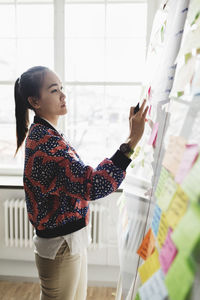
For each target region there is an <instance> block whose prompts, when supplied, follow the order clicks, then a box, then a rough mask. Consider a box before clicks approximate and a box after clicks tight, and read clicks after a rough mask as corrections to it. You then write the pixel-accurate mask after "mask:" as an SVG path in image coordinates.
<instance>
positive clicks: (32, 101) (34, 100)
mask: <svg viewBox="0 0 200 300" xmlns="http://www.w3.org/2000/svg"><path fill="white" fill-rule="evenodd" d="M28 102H29V103H30V105H31V106H32V107H33V108H35V109H38V108H40V103H39V99H38V98H36V97H30V96H29V97H28Z"/></svg>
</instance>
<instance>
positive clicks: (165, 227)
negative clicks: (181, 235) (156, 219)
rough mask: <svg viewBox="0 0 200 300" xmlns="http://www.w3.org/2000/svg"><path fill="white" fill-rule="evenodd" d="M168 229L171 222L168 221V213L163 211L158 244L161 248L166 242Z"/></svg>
mask: <svg viewBox="0 0 200 300" xmlns="http://www.w3.org/2000/svg"><path fill="white" fill-rule="evenodd" d="M168 229H169V224H168V222H167V218H166V213H164V212H163V213H162V215H161V218H160V225H159V229H158V244H159V247H160V248H161V247H162V245H163V244H164V241H165V239H166V236H167V232H168Z"/></svg>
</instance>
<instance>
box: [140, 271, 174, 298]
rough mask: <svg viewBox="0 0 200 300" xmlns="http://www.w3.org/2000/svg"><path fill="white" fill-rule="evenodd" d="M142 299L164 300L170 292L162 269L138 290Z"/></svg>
mask: <svg viewBox="0 0 200 300" xmlns="http://www.w3.org/2000/svg"><path fill="white" fill-rule="evenodd" d="M138 292H139V295H140V299H141V300H150V299H152V300H164V299H166V297H167V295H168V292H167V288H166V286H165V283H164V274H163V272H162V270H161V269H159V270H158V271H157V272H156V273H154V274H153V275H152V276H151V277H150V278H149V280H147V281H146V282H145V283H144V284H143V285H142V286H141V287H140V288H139V290H138Z"/></svg>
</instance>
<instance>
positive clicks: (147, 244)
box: [137, 228, 156, 260]
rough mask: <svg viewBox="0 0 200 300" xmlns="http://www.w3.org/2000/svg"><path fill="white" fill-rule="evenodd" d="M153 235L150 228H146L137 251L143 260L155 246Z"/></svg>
mask: <svg viewBox="0 0 200 300" xmlns="http://www.w3.org/2000/svg"><path fill="white" fill-rule="evenodd" d="M155 242H156V241H155V237H154V234H153V232H152V230H151V228H150V229H149V230H148V232H147V234H146V235H145V237H144V239H143V241H142V243H141V245H140V247H139V249H138V250H137V253H138V254H139V256H141V257H142V258H143V259H144V260H146V259H147V258H148V257H149V256H150V255H151V254H152V252H153V251H154V248H155Z"/></svg>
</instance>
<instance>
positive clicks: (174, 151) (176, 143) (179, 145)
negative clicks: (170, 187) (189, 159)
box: [162, 136, 186, 177]
mask: <svg viewBox="0 0 200 300" xmlns="http://www.w3.org/2000/svg"><path fill="white" fill-rule="evenodd" d="M185 145H186V141H185V139H184V138H183V137H181V136H170V139H169V144H168V146H167V150H166V152H165V155H164V158H163V162H162V165H163V166H164V167H165V168H166V169H167V170H168V171H170V172H171V174H172V175H173V176H174V177H175V176H176V173H177V171H178V168H179V165H180V162H181V160H182V157H183V154H184V151H185Z"/></svg>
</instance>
